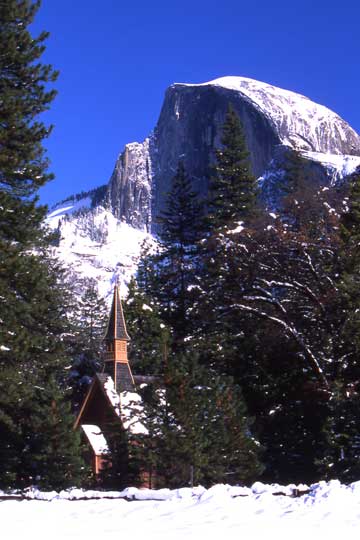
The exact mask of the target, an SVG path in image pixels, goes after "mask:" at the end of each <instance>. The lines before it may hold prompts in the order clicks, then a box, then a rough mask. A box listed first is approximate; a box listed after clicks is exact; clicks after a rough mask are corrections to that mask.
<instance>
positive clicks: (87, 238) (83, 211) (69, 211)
mask: <svg viewBox="0 0 360 540" xmlns="http://www.w3.org/2000/svg"><path fill="white" fill-rule="evenodd" d="M46 223H47V225H48V226H49V227H50V228H51V229H53V230H56V229H58V230H59V232H60V236H61V240H60V245H59V247H56V248H53V250H54V255H56V256H57V257H58V258H59V259H60V261H62V262H63V263H64V265H65V266H66V267H67V268H69V269H70V271H71V272H72V273H74V275H75V276H76V275H79V276H84V277H89V278H93V279H95V280H96V281H97V282H98V285H99V293H100V294H101V295H102V296H103V297H106V298H110V295H111V292H112V288H113V285H114V283H115V281H116V280H117V279H119V281H120V284H121V286H122V290H121V292H122V294H124V293H125V290H126V284H127V283H128V282H129V280H130V278H131V276H132V275H133V274H134V272H135V270H136V268H137V263H138V258H139V254H140V248H141V245H142V243H143V241H144V240H145V239H149V240H151V236H150V235H149V234H147V233H146V232H145V231H143V230H139V229H135V228H134V227H132V226H130V225H128V224H127V223H124V222H123V221H120V220H118V219H117V218H116V217H115V216H114V215H113V214H112V213H111V212H110V211H109V210H108V209H105V208H104V207H103V206H98V207H96V208H92V209H91V208H90V207H89V199H88V198H84V199H81V200H79V201H76V202H74V203H73V204H71V201H70V202H65V204H64V205H63V206H61V207H57V208H55V209H53V210H52V212H51V213H50V214H49V215H48V218H47V220H46Z"/></svg>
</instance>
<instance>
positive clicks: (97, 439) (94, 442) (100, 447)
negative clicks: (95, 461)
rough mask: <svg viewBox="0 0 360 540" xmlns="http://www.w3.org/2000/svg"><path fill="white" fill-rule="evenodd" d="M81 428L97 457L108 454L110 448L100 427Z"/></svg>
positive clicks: (85, 425)
mask: <svg viewBox="0 0 360 540" xmlns="http://www.w3.org/2000/svg"><path fill="white" fill-rule="evenodd" d="M81 428H82V429H83V431H84V433H85V435H86V437H87V439H88V441H89V443H90V445H91V448H92V449H93V450H94V453H95V454H96V455H97V456H99V455H102V454H107V453H108V451H109V447H108V444H107V442H106V439H105V437H104V435H103V433H102V431H101V429H100V428H99V426H95V425H92V424H82V426H81Z"/></svg>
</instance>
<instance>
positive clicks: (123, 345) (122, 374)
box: [104, 285, 134, 392]
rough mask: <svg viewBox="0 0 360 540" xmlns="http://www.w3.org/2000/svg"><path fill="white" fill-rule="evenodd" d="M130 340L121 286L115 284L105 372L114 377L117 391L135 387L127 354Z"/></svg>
mask: <svg viewBox="0 0 360 540" xmlns="http://www.w3.org/2000/svg"><path fill="white" fill-rule="evenodd" d="M128 341H130V337H129V334H128V333H127V331H126V324H125V317H124V312H123V309H122V305H121V300H120V294H119V286H118V285H115V287H114V296H113V300H112V304H111V310H110V316H109V322H108V326H107V329H106V333H105V337H104V343H105V358H104V360H105V362H104V372H105V373H107V374H108V375H110V376H111V377H112V379H113V381H114V384H115V389H116V390H117V392H121V391H123V390H128V391H132V390H133V387H134V379H133V376H132V373H131V369H130V366H129V361H128V355H127V344H128Z"/></svg>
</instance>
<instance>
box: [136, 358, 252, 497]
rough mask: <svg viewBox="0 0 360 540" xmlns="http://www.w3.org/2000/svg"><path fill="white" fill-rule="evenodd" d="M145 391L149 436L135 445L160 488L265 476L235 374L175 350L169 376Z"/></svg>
mask: <svg viewBox="0 0 360 540" xmlns="http://www.w3.org/2000/svg"><path fill="white" fill-rule="evenodd" d="M142 392H143V398H144V411H143V416H142V417H141V421H142V423H143V425H144V426H145V427H146V429H147V431H148V434H149V435H148V436H145V437H142V442H141V441H140V440H139V441H138V444H137V445H136V447H137V449H138V457H139V456H140V462H141V456H142V463H143V464H144V465H145V467H146V464H147V463H149V462H150V463H151V470H152V471H153V472H154V473H155V474H153V477H154V480H155V484H156V485H157V486H158V487H163V486H168V487H169V486H170V487H180V486H184V485H190V484H193V483H195V484H197V483H201V484H203V485H204V484H205V485H207V486H210V485H212V484H214V483H216V482H229V483H239V482H241V483H251V482H253V481H254V480H255V479H257V478H258V477H259V476H260V474H261V472H262V465H261V463H260V454H261V448H260V446H259V445H258V443H257V441H256V440H255V438H254V437H253V435H252V434H251V420H250V418H249V417H248V415H247V411H246V406H245V404H244V400H243V397H242V394H241V391H240V389H239V388H238V387H237V386H236V385H235V384H234V383H233V381H232V379H231V378H229V377H224V376H219V375H218V374H217V373H216V372H215V371H214V370H212V369H211V368H208V367H205V366H201V364H199V362H198V361H197V359H196V356H195V355H193V354H190V353H187V354H186V355H184V354H183V353H181V354H180V353H176V354H171V355H170V357H169V363H168V366H167V369H166V371H165V373H164V379H163V380H162V381H160V380H159V381H157V382H155V383H153V385H152V386H148V387H146V388H145V389H143V390H142Z"/></svg>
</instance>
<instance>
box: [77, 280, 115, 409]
mask: <svg viewBox="0 0 360 540" xmlns="http://www.w3.org/2000/svg"><path fill="white" fill-rule="evenodd" d="M69 289H70V290H72V291H73V292H72V303H73V305H72V306H71V307H70V309H69V312H70V315H69V319H70V324H71V332H70V335H69V336H68V339H67V345H68V354H69V355H70V356H71V358H72V369H71V374H70V375H71V376H70V380H69V383H70V384H71V386H72V392H73V395H72V401H73V407H74V409H75V410H78V408H79V406H80V405H81V403H82V401H83V399H84V397H85V394H86V392H87V390H88V387H89V384H90V382H91V380H92V377H93V376H94V375H95V373H96V372H97V371H101V369H102V352H103V339H104V335H105V329H106V323H107V318H108V308H107V305H106V303H105V300H104V299H103V298H102V297H101V296H100V295H99V292H98V289H97V283H96V281H95V280H94V279H91V278H85V279H82V280H80V281H79V282H76V284H75V287H74V286H70V285H69ZM76 291H77V292H76Z"/></svg>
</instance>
